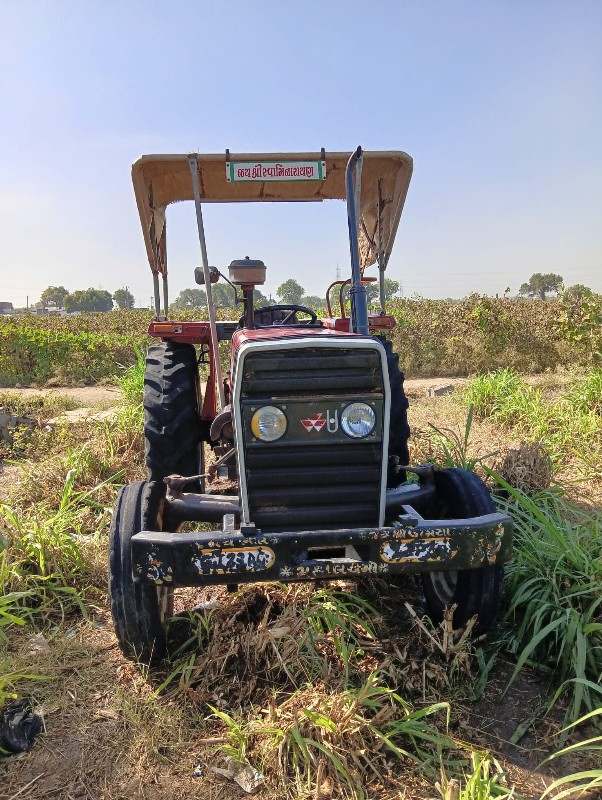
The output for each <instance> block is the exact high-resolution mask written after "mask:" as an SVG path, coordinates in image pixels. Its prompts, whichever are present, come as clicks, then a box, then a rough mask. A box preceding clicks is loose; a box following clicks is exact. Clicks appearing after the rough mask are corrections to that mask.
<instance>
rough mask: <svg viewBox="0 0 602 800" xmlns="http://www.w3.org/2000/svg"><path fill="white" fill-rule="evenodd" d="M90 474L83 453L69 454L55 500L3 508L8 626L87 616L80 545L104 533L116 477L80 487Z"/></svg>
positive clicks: (0, 565)
mask: <svg viewBox="0 0 602 800" xmlns="http://www.w3.org/2000/svg"><path fill="white" fill-rule="evenodd" d="M85 469H86V451H85V449H84V448H82V449H80V450H79V451H77V452H76V453H73V454H71V467H70V468H69V469H68V471H67V474H66V475H65V477H64V479H63V481H62V484H61V486H60V487H59V488H58V489H57V496H56V497H54V498H52V499H50V498H48V499H40V500H38V501H37V502H33V503H21V504H15V505H8V504H7V503H0V586H2V588H3V591H4V597H3V602H2V604H1V609H0V616H1V617H3V620H4V625H3V626H2V623H1V622H0V626H1V627H8V625H9V624H18V621H19V620H32V619H33V618H34V617H35V616H39V615H44V614H56V613H57V612H58V613H59V614H60V615H61V616H64V614H65V613H66V612H67V611H69V610H73V609H75V608H77V609H79V610H80V611H84V604H83V591H84V589H85V587H84V586H83V585H82V584H83V579H84V576H85V575H86V572H87V569H88V565H87V563H86V559H85V556H84V553H83V551H82V541H84V540H85V539H86V538H87V535H88V534H90V532H94V531H96V530H98V529H99V528H102V527H103V526H104V525H105V524H106V522H107V520H108V515H109V509H108V507H107V503H106V500H105V498H104V496H103V491H102V490H103V489H105V487H108V486H110V485H113V484H114V483H115V481H116V479H117V478H118V477H119V476H118V475H113V476H111V477H109V478H108V479H107V480H104V481H101V482H100V483H99V484H96V485H94V486H92V487H88V488H78V486H77V484H78V479H79V475H80V472H81V471H83V470H85Z"/></svg>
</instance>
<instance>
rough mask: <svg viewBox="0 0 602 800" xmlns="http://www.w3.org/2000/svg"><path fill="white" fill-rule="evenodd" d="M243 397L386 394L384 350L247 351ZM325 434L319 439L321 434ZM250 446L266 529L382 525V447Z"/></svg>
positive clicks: (257, 510) (254, 508) (250, 467)
mask: <svg viewBox="0 0 602 800" xmlns="http://www.w3.org/2000/svg"><path fill="white" fill-rule="evenodd" d="M241 389H242V393H241V394H242V398H244V399H245V400H252V401H255V400H257V401H258V402H264V401H266V400H269V399H270V398H276V397H277V398H279V400H281V401H282V402H285V401H286V399H287V398H290V399H296V398H305V397H307V398H308V399H312V400H314V401H315V400H316V399H320V398H321V397H324V396H328V397H335V398H336V397H341V398H345V397H349V396H351V397H354V398H357V400H362V399H364V398H366V399H368V398H369V399H371V400H372V399H374V398H378V397H382V396H383V393H384V387H383V375H382V367H381V359H380V353H379V351H378V350H377V349H376V347H375V348H374V350H371V349H354V348H349V347H341V348H312V347H300V348H299V349H298V350H297V349H295V350H287V351H286V353H283V352H278V353H275V352H273V351H272V352H263V353H261V352H254V353H249V354H247V356H246V358H245V361H244V366H243V380H242V387H241ZM316 438H317V437H316ZM249 445H250V443H246V447H245V471H246V481H247V495H248V501H249V511H250V519H251V521H252V522H253V523H255V525H256V526H257V527H258V528H261V529H262V530H265V531H277V530H293V531H294V530H312V529H315V530H318V529H322V530H323V529H324V528H332V529H335V528H341V527H371V526H373V525H377V524H378V516H379V504H380V487H381V467H382V444H381V443H380V442H378V443H377V442H374V441H367V442H360V441H354V440H349V441H340V440H337V441H336V442H334V443H333V441H332V440H330V441H329V440H328V439H327V434H326V433H325V434H323V435H322V438H320V439H317V440H316V441H312V442H311V443H309V442H308V444H307V445H299V444H291V445H287V446H283V444H282V442H281V443H279V444H277V445H270V444H267V443H264V444H258V443H255V444H253V445H251V446H249Z"/></svg>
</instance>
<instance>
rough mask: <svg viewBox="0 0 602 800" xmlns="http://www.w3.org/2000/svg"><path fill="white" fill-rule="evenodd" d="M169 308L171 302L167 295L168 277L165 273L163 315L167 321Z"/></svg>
mask: <svg viewBox="0 0 602 800" xmlns="http://www.w3.org/2000/svg"><path fill="white" fill-rule="evenodd" d="M168 308H169V300H168V295H167V275H166V274H165V273H163V314H164V316H165V319H167V309H168Z"/></svg>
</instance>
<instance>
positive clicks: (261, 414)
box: [251, 406, 286, 442]
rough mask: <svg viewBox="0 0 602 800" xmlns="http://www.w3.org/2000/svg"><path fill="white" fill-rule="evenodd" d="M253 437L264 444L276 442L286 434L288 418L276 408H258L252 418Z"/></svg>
mask: <svg viewBox="0 0 602 800" xmlns="http://www.w3.org/2000/svg"><path fill="white" fill-rule="evenodd" d="M251 430H252V431H253V436H254V437H255V438H256V439H259V440H260V441H262V442H275V441H276V440H277V439H280V437H281V436H284V434H285V433H286V417H285V416H284V412H283V411H281V410H280V409H279V408H276V406H263V407H262V408H258V409H257V411H256V412H255V413H254V414H253V416H252V417H251Z"/></svg>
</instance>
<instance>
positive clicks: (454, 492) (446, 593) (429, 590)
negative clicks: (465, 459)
mask: <svg viewBox="0 0 602 800" xmlns="http://www.w3.org/2000/svg"><path fill="white" fill-rule="evenodd" d="M435 485H436V487H437V496H438V498H439V499H440V508H439V509H438V510H437V512H436V513H437V518H438V519H452V518H469V517H478V516H481V515H482V514H491V513H493V512H495V510H496V508H495V503H494V502H493V499H492V497H491V494H490V492H489V489H488V488H487V487H486V486H485V484H484V483H483V481H482V480H481V479H480V478H479V477H478V475H475V474H474V472H468V471H467V470H464V469H440V470H436V471H435ZM422 584H423V587H424V595H425V598H426V605H427V609H428V612H429V616H430V617H431V619H432V620H433V621H434V622H441V620H442V619H443V613H444V611H445V607H446V606H451V605H453V604H456V605H457V608H456V610H455V612H454V618H453V623H454V627H455V628H459V627H461V626H462V625H466V623H467V622H468V620H469V619H470V618H471V617H472V616H474V615H475V614H476V615H477V616H478V618H479V619H478V623H477V626H476V630H477V632H480V633H484V632H486V631H488V630H489V629H490V628H492V627H493V625H494V623H495V621H496V618H497V615H498V611H499V607H500V602H501V598H502V591H503V585H504V566H503V564H493V565H487V566H482V567H477V568H476V569H465V570H458V571H451V570H448V571H440V572H424V573H422Z"/></svg>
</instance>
